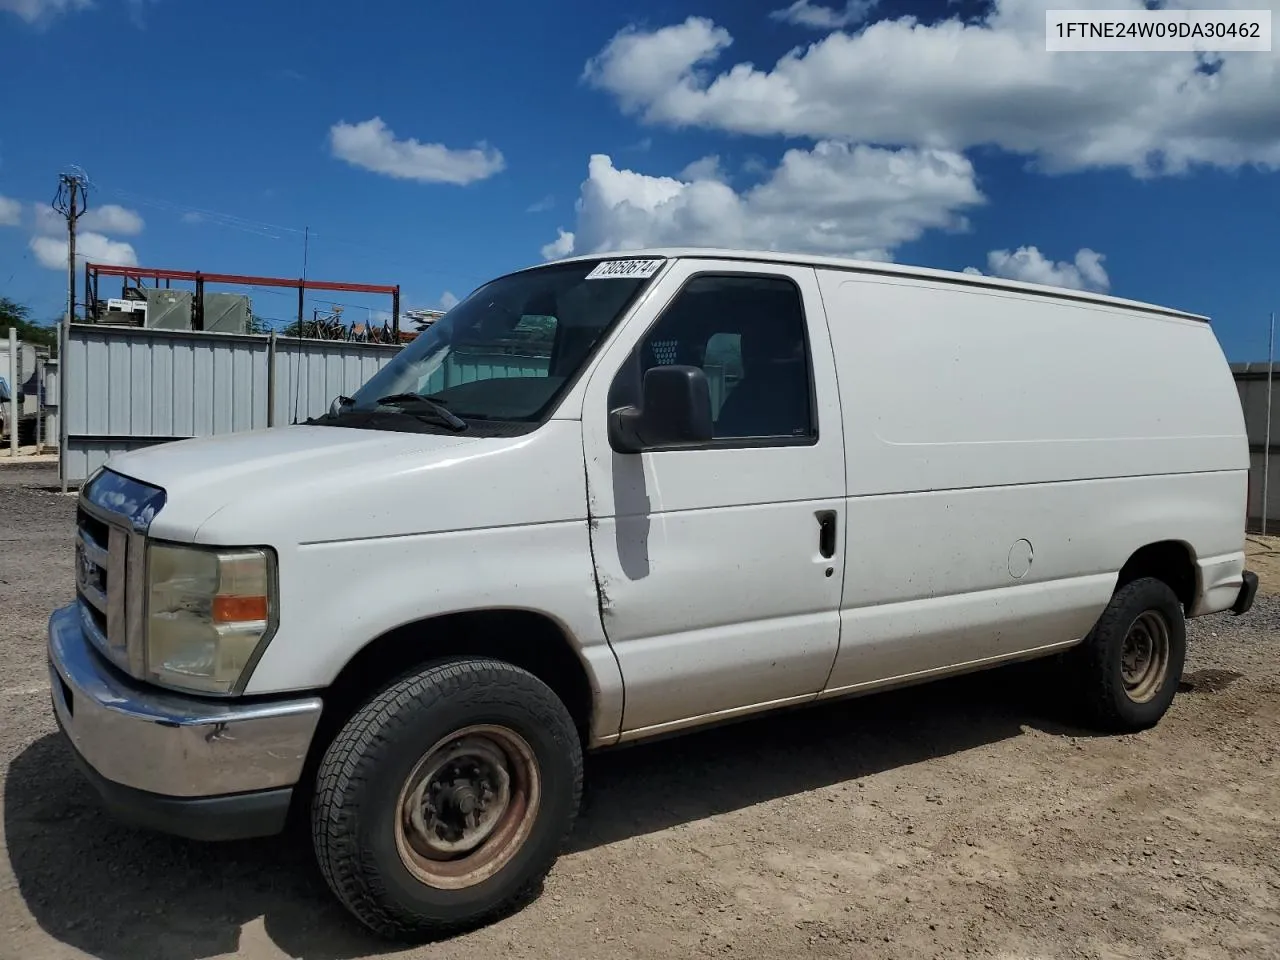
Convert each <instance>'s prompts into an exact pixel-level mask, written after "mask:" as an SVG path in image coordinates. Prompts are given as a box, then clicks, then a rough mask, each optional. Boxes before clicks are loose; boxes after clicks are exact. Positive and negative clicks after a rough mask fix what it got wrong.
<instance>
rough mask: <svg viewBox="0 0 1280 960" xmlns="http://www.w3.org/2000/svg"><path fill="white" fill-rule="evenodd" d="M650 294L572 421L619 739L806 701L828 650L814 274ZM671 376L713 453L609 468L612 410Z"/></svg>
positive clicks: (820, 353)
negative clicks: (610, 655) (694, 391)
mask: <svg viewBox="0 0 1280 960" xmlns="http://www.w3.org/2000/svg"><path fill="white" fill-rule="evenodd" d="M601 282H608V281H607V280H605V281H601ZM659 284H660V286H659V289H657V290H655V291H654V292H653V295H651V296H649V297H647V298H646V300H645V302H644V304H643V305H642V307H641V308H640V309H639V310H638V311H637V313H636V314H635V315H634V316H633V317H632V318H631V320H630V321H629V323H628V324H627V326H626V328H625V329H624V330H623V331H622V332H621V335H620V336H618V337H616V338H615V339H614V340H613V342H612V343H611V344H610V346H609V348H608V349H607V350H606V352H605V355H604V356H603V357H602V359H601V362H600V363H599V364H598V365H597V366H596V368H595V372H594V374H593V375H592V377H591V380H590V382H589V384H588V386H587V390H586V392H585V404H584V408H583V443H584V447H585V454H586V463H587V484H588V493H589V505H590V513H591V538H592V549H593V553H594V558H595V564H596V571H597V579H598V585H599V591H600V596H601V610H602V620H603V624H604V629H605V632H606V634H607V636H608V639H609V642H610V644H611V645H612V647H613V650H614V652H615V654H616V656H617V658H618V662H619V665H620V667H621V670H622V677H623V683H624V686H625V690H626V703H625V707H624V715H623V722H622V731H621V732H622V739H631V738H635V737H639V736H643V735H648V734H652V733H657V732H662V731H665V730H672V729H677V728H680V727H683V726H690V725H693V724H697V723H701V722H705V721H709V720H714V719H718V718H723V717H730V716H733V715H736V714H742V713H747V712H751V711H753V710H759V709H763V708H766V707H769V706H774V705H780V704H784V703H791V702H801V701H804V700H807V699H812V698H814V697H816V695H817V694H818V692H819V691H820V690H821V689H822V688H823V686H824V684H825V682H826V680H827V677H828V675H829V674H830V671H831V666H832V663H833V662H834V660H835V656H836V651H837V647H838V645H839V639H840V619H839V602H840V594H841V589H842V585H843V581H844V556H843V548H844V533H843V520H844V496H845V475H844V473H845V467H844V442H843V431H842V428H841V422H840V409H839V403H838V397H837V393H836V382H835V370H834V362H833V358H832V354H831V345H830V339H829V336H828V333H827V329H826V318H825V315H824V313H823V311H822V306H821V301H820V299H819V296H818V292H817V284H816V277H815V274H814V271H813V270H812V269H811V268H805V267H798V266H783V265H773V264H749V263H742V262H736V261H715V260H709V259H708V260H681V261H678V262H677V263H675V264H674V265H673V267H672V268H671V270H670V271H669V272H668V273H667V274H666V275H665V276H663V277H662V279H661V280H660V281H659ZM671 363H677V364H692V365H694V366H699V367H701V368H702V369H703V370H704V372H705V373H706V375H707V377H708V380H709V382H710V387H711V397H712V416H713V422H714V423H715V437H714V439H713V440H712V441H711V442H709V443H707V444H705V445H702V446H699V447H696V448H678V449H665V450H646V451H644V452H641V453H618V452H616V451H615V450H614V449H613V447H612V446H611V444H610V439H609V427H608V413H609V410H610V409H611V408H613V407H616V406H618V405H620V404H625V403H627V402H633V401H634V400H635V399H638V397H637V394H638V392H639V390H640V384H641V383H642V381H643V371H644V370H645V369H647V368H649V367H652V366H654V365H658V364H671Z"/></svg>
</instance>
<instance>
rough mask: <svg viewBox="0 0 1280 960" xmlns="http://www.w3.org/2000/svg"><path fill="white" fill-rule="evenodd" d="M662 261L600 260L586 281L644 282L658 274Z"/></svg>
mask: <svg viewBox="0 0 1280 960" xmlns="http://www.w3.org/2000/svg"><path fill="white" fill-rule="evenodd" d="M662 263H663V261H662V260H602V261H600V262H599V263H597V264H596V266H595V269H594V270H592V271H591V272H590V273H588V274H587V276H586V279H588V280H633V279H637V278H638V279H640V280H646V279H648V278H649V277H652V276H653V275H654V274H655V273H657V272H658V268H659V267H661V266H662Z"/></svg>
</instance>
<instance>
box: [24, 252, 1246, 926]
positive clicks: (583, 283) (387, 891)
mask: <svg viewBox="0 0 1280 960" xmlns="http://www.w3.org/2000/svg"><path fill="white" fill-rule="evenodd" d="M1248 467H1249V455H1248V446H1247V443H1246V439H1245V430H1244V423H1243V418H1242V414H1241V409H1240V403H1239V400H1238V399H1237V394H1236V391H1235V388H1234V385H1233V382H1232V378H1231V374H1230V372H1229V370H1228V366H1227V363H1226V361H1225V359H1224V357H1223V354H1222V351H1221V349H1220V348H1219V345H1218V342H1217V340H1216V338H1215V336H1214V333H1213V331H1212V330H1211V329H1210V326H1209V324H1208V323H1207V322H1206V321H1205V320H1204V319H1203V318H1201V317H1198V316H1192V315H1188V314H1185V313H1180V312H1178V311H1176V310H1170V309H1165V308H1162V307H1156V306H1150V305H1147V304H1141V303H1134V302H1129V301H1124V300H1118V299H1115V298H1111V297H1104V296H1097V295H1094V294H1090V293H1082V292H1079V291H1067V290H1058V289H1050V288H1046V287H1040V286H1034V285H1030V284H1025V283H1016V282H1009V281H1005V280H999V279H994V278H990V277H984V276H970V275H965V274H954V273H943V272H939V271H933V270H922V269H913V268H908V267H903V266H897V265H893V264H883V263H862V262H851V261H843V260H834V259H821V258H816V257H807V256H787V255H780V254H776V253H750V252H740V251H709V250H652V251H640V252H637V253H626V254H617V255H611V256H593V257H579V258H573V259H568V260H562V261H558V262H553V263H549V264H544V265H540V266H537V267H533V268H530V269H527V270H521V271H518V272H515V273H511V274H509V275H506V276H502V277H499V278H497V279H495V280H493V281H492V282H490V283H487V284H485V285H484V286H482V287H480V288H479V289H477V290H476V291H475V292H474V293H472V294H471V295H470V296H469V297H467V298H466V299H465V300H464V301H462V302H461V303H459V304H458V305H457V306H456V307H454V308H453V309H452V310H450V311H449V312H448V314H447V315H446V316H444V317H443V319H441V320H439V321H438V322H436V323H435V324H434V325H433V326H431V327H430V328H428V329H427V330H426V331H425V332H424V333H423V334H421V335H420V336H419V337H418V338H417V339H416V340H415V341H414V342H413V343H412V344H411V345H409V346H408V347H406V348H405V349H404V350H403V351H401V352H400V353H399V354H398V355H397V356H396V357H395V359H394V360H393V361H392V362H391V363H389V364H388V365H387V366H386V367H385V368H384V369H382V370H381V371H380V372H379V373H377V374H376V375H375V376H374V377H373V378H372V379H370V380H369V381H368V383H366V384H365V385H364V386H363V387H361V388H360V389H359V390H358V391H357V392H356V393H355V395H354V396H352V397H349V398H347V397H343V398H339V399H338V400H336V401H335V403H334V405H333V407H332V409H331V410H330V412H329V413H327V414H326V415H324V416H320V417H318V418H315V419H313V420H311V421H309V422H308V423H306V424H305V425H296V426H288V427H282V428H278V429H271V430H265V431H259V432H249V433H237V434H231V435H226V436H218V437H212V438H206V439H197V440H188V441H182V442H177V443H173V444H169V445H164V446H152V447H148V448H146V449H142V450H137V451H134V452H132V453H128V454H124V455H121V456H117V457H115V458H114V459H112V460H111V461H110V462H109V463H108V464H107V465H106V467H105V468H104V469H102V470H101V471H99V472H98V473H96V474H95V475H94V476H93V477H92V478H91V479H90V480H89V481H88V482H87V483H86V484H85V485H84V487H83V489H82V491H81V493H80V498H79V511H78V528H77V539H76V598H75V602H74V603H72V604H71V605H70V606H67V607H65V608H63V609H61V610H58V611H57V612H55V613H54V614H53V616H52V618H51V620H50V624H49V659H50V663H51V676H52V678H53V706H54V710H55V712H56V715H57V719H58V723H59V724H60V726H61V727H62V729H63V730H64V731H65V732H66V735H67V736H68V737H69V739H70V741H71V743H72V744H73V746H74V748H75V751H76V754H77V755H78V757H79V758H80V759H81V760H82V761H83V767H84V770H85V773H86V775H87V776H88V777H89V778H90V779H91V780H92V781H93V783H94V784H95V785H96V787H97V789H98V790H99V792H100V793H101V795H102V797H103V799H104V801H105V803H106V805H107V806H108V807H109V808H110V809H111V810H113V811H115V812H116V813H117V814H118V815H120V816H122V817H125V818H127V819H129V820H131V821H133V822H135V823H140V824H144V825H147V826H150V827H152V828H156V829H159V830H163V831H170V832H173V833H176V834H181V835H185V836H188V837H196V838H203V839H211V840H212V839H221V838H234V837H254V836H263V835H269V834H273V833H276V832H279V831H280V830H281V829H282V828H283V827H284V825H285V824H286V820H287V818H288V817H289V816H290V814H291V813H292V814H295V815H298V816H302V817H306V818H309V822H310V824H311V829H312V835H313V838H314V846H315V853H316V856H317V858H318V860H319V863H320V866H321V869H322V871H323V873H324V875H325V877H326V878H327V879H328V881H329V884H330V885H331V887H332V889H333V891H334V893H335V894H336V896H337V897H338V898H339V899H340V900H341V901H342V903H344V904H345V905H346V907H347V908H348V909H350V911H351V912H352V913H353V914H354V915H355V916H356V917H358V918H359V919H360V920H361V921H363V922H364V923H365V924H366V925H368V926H369V927H370V928H372V929H373V930H375V931H378V932H380V933H382V934H385V935H388V936H395V937H429V936H435V935H441V934H444V933H447V932H449V931H452V930H455V929H458V928H460V927H465V926H473V925H476V924H479V923H483V922H485V921H486V920H487V919H489V918H492V917H494V916H496V915H497V914H498V913H499V912H501V911H504V910H507V909H509V908H510V907H511V905H512V904H514V903H516V902H518V901H519V900H520V898H521V897H523V896H524V895H525V894H526V893H527V892H528V891H529V890H531V889H532V888H533V887H534V886H535V885H536V884H537V883H538V881H539V880H540V879H541V878H542V877H543V876H544V875H545V874H546V873H547V872H548V871H549V870H550V869H551V867H552V865H553V862H554V861H555V859H556V857H557V855H558V852H559V850H560V849H561V845H562V843H563V841H564V840H565V837H566V835H567V834H568V833H569V831H570V829H571V828H572V826H573V823H574V818H575V815H576V813H577V809H578V803H579V795H580V790H581V784H582V762H583V760H582V758H583V753H584V751H588V750H598V749H602V748H607V747H610V746H612V745H616V744H621V743H626V742H631V741H637V740H640V739H643V738H649V737H654V736H658V735H666V734H671V733H674V732H677V731H682V730H690V729H694V728H698V727H701V726H704V725H707V724H711V723H716V722H720V721H725V720H729V719H732V718H737V717H744V716H747V715H751V714H757V713H760V712H763V711H768V710H772V709H774V708H780V707H784V706H794V705H797V704H806V703H812V702H814V701H821V700H825V699H828V698H834V697H845V696H850V695H856V694H862V693H866V692H869V691H875V690H883V689H886V688H890V687H895V686H901V685H904V684H910V683H918V682H921V681H927V680H931V679H934V678H938V677H945V676H950V675H953V674H957V673H961V672H965V671H973V670H980V669H984V668H989V667H995V666H998V665H1001V664H1008V663H1011V662H1014V661H1024V660H1030V659H1034V658H1042V657H1044V658H1048V657H1054V658H1055V659H1054V660H1053V661H1052V662H1053V664H1054V666H1053V671H1054V676H1055V680H1054V681H1053V682H1054V684H1055V686H1056V687H1059V688H1061V689H1063V690H1066V691H1069V692H1070V696H1071V697H1072V699H1073V701H1074V702H1075V703H1076V704H1078V707H1079V713H1080V716H1081V718H1082V719H1083V720H1084V721H1087V722H1088V723H1090V724H1092V725H1094V726H1095V727H1097V728H1099V729H1102V730H1108V731H1135V730H1140V729H1143V728H1148V727H1151V726H1152V725H1153V724H1156V723H1157V722H1158V721H1159V720H1160V718H1161V716H1162V715H1163V714H1164V713H1165V711H1166V710H1167V709H1168V708H1169V706H1170V703H1171V701H1172V700H1173V698H1174V693H1175V691H1176V688H1177V685H1178V680H1179V676H1180V674H1181V671H1182V667H1183V657H1184V653H1185V646H1186V633H1185V621H1186V619H1187V618H1191V617H1201V616H1204V615H1206V614H1213V613H1218V612H1224V611H1234V612H1235V613H1243V612H1244V611H1246V610H1248V609H1249V607H1250V604H1251V603H1252V601H1253V597H1254V593H1255V591H1256V588H1257V578H1256V577H1255V576H1254V575H1252V574H1251V573H1248V572H1246V570H1245V565H1244V558H1245V554H1244V542H1245V501H1246V489H1247V471H1248Z"/></svg>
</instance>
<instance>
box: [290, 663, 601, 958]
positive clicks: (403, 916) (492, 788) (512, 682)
mask: <svg viewBox="0 0 1280 960" xmlns="http://www.w3.org/2000/svg"><path fill="white" fill-rule="evenodd" d="M581 792H582V749H581V744H580V742H579V739H578V734H577V731H576V729H575V727H574V724H573V720H572V718H571V717H570V716H569V713H568V711H567V710H566V709H565V707H564V705H563V704H562V703H561V702H560V700H559V699H558V698H557V697H556V695H555V694H554V693H553V692H552V691H551V689H550V688H549V687H547V686H546V684H544V683H542V681H540V680H538V679H537V678H536V677H534V676H533V675H532V674H530V673H528V672H526V671H524V670H521V669H519V668H517V667H514V666H512V665H510V664H507V663H503V662H501V661H496V660H479V659H475V660H452V661H448V662H445V663H439V664H434V665H432V666H430V667H428V668H426V669H424V670H423V671H422V672H421V673H419V674H416V675H414V676H411V677H407V678H405V679H403V680H401V681H399V682H397V683H395V684H393V685H392V686H390V687H388V688H387V689H386V690H384V691H383V692H382V693H380V694H379V695H378V696H376V697H375V698H374V699H372V700H371V701H369V702H368V703H367V704H365V705H364V706H363V707H362V708H361V709H360V710H358V711H357V712H356V714H355V715H354V716H353V717H352V718H351V719H350V720H349V721H347V723H346V725H345V726H344V727H343V728H342V730H341V732H339V734H338V736H337V737H336V738H335V739H334V741H333V743H332V744H331V745H330V746H329V749H328V750H327V751H326V753H325V756H324V758H323V760H322V761H321V763H320V769H319V771H318V773H317V782H316V795H315V800H314V803H313V807H312V837H313V840H314V844H315V850H316V857H317V860H318V861H319V864H320V869H321V872H322V873H323V874H324V876H325V879H326V880H327V881H328V883H329V886H330V887H331V888H332V890H333V891H334V893H335V894H336V895H337V896H338V898H339V899H340V900H341V901H342V902H343V904H345V905H346V907H347V908H348V909H349V910H350V911H351V912H352V913H353V914H355V916H356V917H357V918H358V919H359V920H360V921H361V922H362V923H364V924H365V925H366V926H367V927H369V928H370V929H372V930H373V931H374V932H376V933H379V934H381V935H383V936H386V937H392V938H397V939H403V938H413V939H420V938H434V937H439V936H444V935H447V934H450V933H454V932H457V931H459V930H463V929H467V928H471V927H475V926H478V925H481V924H483V923H485V922H487V921H488V920H491V919H493V918H496V917H497V916H499V915H501V914H502V913H504V912H506V911H508V910H510V909H511V908H512V907H514V906H517V905H518V904H519V903H520V902H521V901H523V900H524V899H525V898H526V897H527V896H528V894H529V893H530V892H531V891H532V890H533V889H534V888H535V887H536V886H537V884H538V883H539V882H540V881H541V880H542V879H543V877H545V876H546V874H547V872H548V871H549V870H550V869H551V866H552V864H553V863H554V862H555V860H556V857H557V856H558V855H559V852H560V848H561V846H562V844H563V843H564V840H565V838H566V837H567V835H568V833H569V831H570V829H571V828H572V826H573V822H574V819H575V817H576V816H577V811H578V804H579V800H580V797H581Z"/></svg>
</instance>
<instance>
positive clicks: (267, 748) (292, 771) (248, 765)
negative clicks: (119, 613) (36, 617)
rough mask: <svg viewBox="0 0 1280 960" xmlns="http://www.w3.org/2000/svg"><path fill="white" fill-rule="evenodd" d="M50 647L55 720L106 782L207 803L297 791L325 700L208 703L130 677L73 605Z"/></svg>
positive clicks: (63, 612) (60, 617) (56, 619)
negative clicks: (88, 633) (113, 663)
mask: <svg viewBox="0 0 1280 960" xmlns="http://www.w3.org/2000/svg"><path fill="white" fill-rule="evenodd" d="M48 653H49V673H50V682H51V686H52V688H53V689H52V694H53V709H54V712H55V714H56V715H57V719H58V723H59V725H60V726H61V727H62V729H63V731H64V732H65V733H66V735H67V738H68V739H69V740H70V741H71V745H72V746H73V747H74V748H75V751H76V753H77V754H78V755H79V757H80V759H81V760H83V762H84V763H85V764H86V765H87V766H88V767H89V768H90V769H91V770H93V771H94V772H95V773H97V774H98V775H99V776H100V777H101V778H102V779H103V780H104V781H106V782H107V783H109V784H112V785H117V786H119V787H124V788H128V789H129V790H132V791H141V792H142V793H143V794H154V795H157V799H161V800H162V799H166V798H167V799H174V800H180V799H183V798H187V799H191V798H205V799H208V798H224V797H225V796H226V795H228V794H249V793H253V792H261V791H278V790H281V789H282V788H291V787H292V786H293V785H294V784H296V783H297V782H298V779H299V777H300V776H301V774H302V767H303V764H304V762H305V761H306V757H307V751H308V749H309V747H310V745H311V739H312V737H313V735H314V734H315V730H316V725H317V723H318V722H319V720H320V712H321V709H322V702H321V700H320V698H319V697H305V698H297V699H288V700H270V701H256V702H248V703H245V702H237V701H223V700H219V701H210V700H207V699H201V698H199V697H186V696H182V695H179V694H174V693H170V692H168V691H161V690H157V689H155V688H152V687H148V686H145V685H143V684H140V683H136V682H134V681H132V680H128V679H125V678H124V677H123V676H121V675H120V674H119V673H118V672H117V671H115V670H114V669H112V668H111V667H110V666H108V665H107V664H106V663H105V662H104V661H103V660H102V658H101V656H100V655H99V654H98V653H97V652H96V651H94V650H93V649H92V647H91V645H90V643H89V640H88V639H87V638H86V637H85V635H84V630H83V627H82V625H81V622H80V615H79V613H78V611H77V609H76V605H75V604H72V605H70V606H67V607H63V608H62V609H60V610H57V611H55V612H54V614H53V616H52V617H50V619H49V647H48ZM135 799H136V798H135ZM193 812H194V809H193ZM157 826H158V827H159V826H160V825H157ZM161 829H163V827H161Z"/></svg>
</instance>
